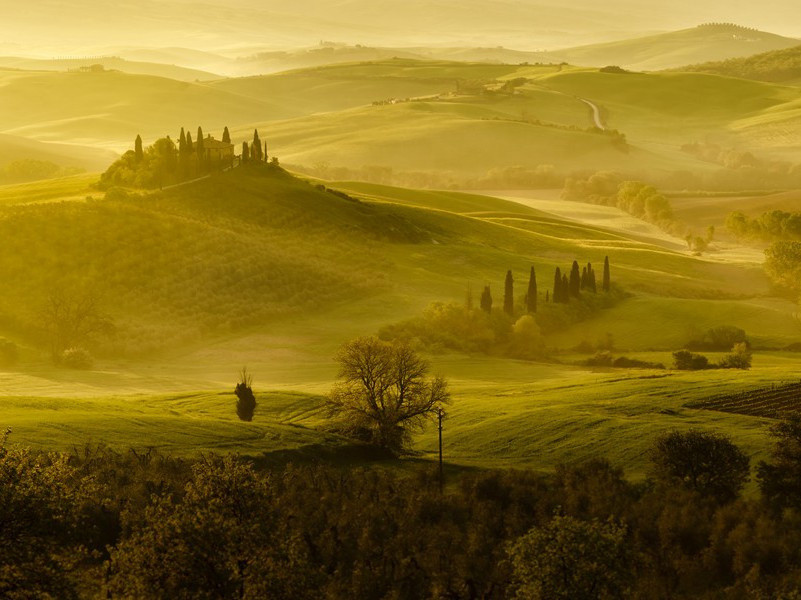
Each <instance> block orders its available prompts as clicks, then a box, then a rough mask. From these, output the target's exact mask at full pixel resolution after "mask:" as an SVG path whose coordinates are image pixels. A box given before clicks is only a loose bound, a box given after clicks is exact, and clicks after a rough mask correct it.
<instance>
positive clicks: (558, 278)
mask: <svg viewBox="0 0 801 600" xmlns="http://www.w3.org/2000/svg"><path fill="white" fill-rule="evenodd" d="M561 292H562V271H560V270H559V267H556V272H555V273H554V274H553V296H552V298H553V301H554V304H559V303H560V302H561V301H562V293H561Z"/></svg>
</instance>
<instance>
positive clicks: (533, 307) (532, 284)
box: [526, 267, 537, 315]
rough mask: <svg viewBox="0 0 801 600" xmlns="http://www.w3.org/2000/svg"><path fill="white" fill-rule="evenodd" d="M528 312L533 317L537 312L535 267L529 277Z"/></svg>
mask: <svg viewBox="0 0 801 600" xmlns="http://www.w3.org/2000/svg"><path fill="white" fill-rule="evenodd" d="M526 310H527V311H528V313H529V314H531V315H533V314H534V313H536V312H537V274H536V273H535V272H534V267H531V274H530V275H529V276H528V293H527V294H526Z"/></svg>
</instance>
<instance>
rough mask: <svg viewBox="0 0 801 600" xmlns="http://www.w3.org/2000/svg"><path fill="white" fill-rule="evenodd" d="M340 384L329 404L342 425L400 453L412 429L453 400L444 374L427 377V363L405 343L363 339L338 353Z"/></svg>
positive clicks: (387, 448) (332, 414)
mask: <svg viewBox="0 0 801 600" xmlns="http://www.w3.org/2000/svg"><path fill="white" fill-rule="evenodd" d="M337 361H338V362H339V379H340V381H339V383H337V384H336V386H335V387H334V389H333V390H331V394H330V395H329V397H328V400H327V402H326V405H327V408H328V411H329V414H330V415H331V416H334V417H336V418H337V419H338V421H339V423H340V424H341V426H343V428H344V429H345V430H346V431H348V432H350V433H352V434H354V435H356V436H358V437H360V438H363V439H367V440H369V441H370V442H372V443H373V444H375V445H377V446H379V447H381V448H383V449H385V450H388V451H389V452H391V453H393V454H398V453H399V452H401V450H403V449H404V448H405V447H407V446H408V445H409V443H410V441H411V433H412V432H413V431H414V430H416V429H420V428H422V426H423V425H424V424H425V422H426V421H427V420H429V419H432V418H435V417H436V415H437V413H438V411H439V410H440V409H441V408H442V405H443V404H446V403H448V402H449V401H450V395H449V393H448V389H447V383H446V382H445V380H444V379H443V378H442V377H428V369H429V366H428V363H427V362H426V361H425V360H423V359H422V358H420V357H419V356H418V355H417V354H416V353H415V352H414V350H412V349H411V347H409V346H408V345H406V344H388V343H386V342H383V341H381V340H379V339H377V338H372V337H370V338H358V339H355V340H353V341H351V342H348V343H347V344H345V345H344V346H343V347H342V349H341V350H340V351H339V354H338V356H337Z"/></svg>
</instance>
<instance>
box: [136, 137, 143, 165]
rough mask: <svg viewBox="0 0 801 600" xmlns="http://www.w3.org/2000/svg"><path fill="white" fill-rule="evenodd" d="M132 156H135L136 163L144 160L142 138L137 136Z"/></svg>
mask: <svg viewBox="0 0 801 600" xmlns="http://www.w3.org/2000/svg"><path fill="white" fill-rule="evenodd" d="M134 154H136V162H142V160H143V159H144V158H145V151H144V150H143V149H142V136H141V135H137V136H136V140H135V141H134Z"/></svg>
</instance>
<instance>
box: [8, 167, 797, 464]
mask: <svg viewBox="0 0 801 600" xmlns="http://www.w3.org/2000/svg"><path fill="white" fill-rule="evenodd" d="M87 183H88V182H87V181H86V180H85V179H80V178H78V179H75V180H69V181H63V182H53V183H52V184H49V185H52V186H53V190H52V195H51V196H49V197H48V196H47V193H46V188H47V187H48V184H37V185H32V186H18V188H17V189H16V190H12V189H11V188H7V189H5V190H2V193H3V194H5V196H0V197H2V198H4V201H3V202H0V235H2V238H3V240H4V243H5V247H6V250H7V251H6V252H4V253H3V255H2V257H0V273H2V277H3V281H4V285H5V286H6V288H5V289H6V290H7V292H6V293H5V294H4V296H3V300H2V306H0V315H2V320H0V335H4V336H6V337H9V338H11V339H12V340H15V341H17V342H18V343H19V344H20V346H21V349H22V356H21V360H20V363H19V365H18V366H17V367H16V368H14V369H13V370H6V371H2V372H0V424H7V425H10V426H12V427H13V428H14V432H13V434H12V439H13V442H14V443H19V444H28V445H32V446H34V447H37V448H47V449H69V448H70V447H72V446H74V445H76V446H81V445H83V443H85V442H92V443H101V442H102V443H107V444H110V445H112V446H115V447H120V448H125V447H128V446H136V447H139V448H142V447H146V446H154V447H157V448H159V449H161V450H164V451H169V452H174V453H177V454H181V455H188V454H194V453H197V452H204V451H228V450H232V451H238V452H243V453H247V454H252V455H262V454H263V453H267V454H268V456H272V457H282V460H284V459H291V458H293V457H294V458H296V459H302V460H307V459H312V458H314V457H318V458H319V457H323V458H326V457H327V458H332V459H334V458H336V457H339V458H336V459H337V460H339V459H341V460H350V461H360V460H362V459H363V458H364V456H363V453H360V452H359V451H358V450H354V451H351V450H348V445H347V443H346V442H345V441H344V440H342V439H340V438H337V437H335V436H331V435H330V434H327V433H325V432H324V431H322V430H320V426H321V425H322V423H323V415H322V414H321V412H320V411H319V405H320V396H321V395H322V394H325V393H326V392H327V391H328V390H329V389H330V386H331V384H332V382H333V381H334V379H335V377H336V364H335V362H334V360H333V358H332V357H333V356H334V354H335V352H336V349H337V347H338V346H339V345H340V344H342V343H343V342H345V341H347V340H348V339H351V338H353V337H355V336H357V335H369V334H374V333H375V332H376V331H377V330H378V329H379V328H380V327H382V326H384V325H387V324H390V323H395V322H398V321H400V320H403V319H406V318H409V317H412V316H415V315H418V314H420V312H421V311H422V310H423V308H425V307H426V306H427V305H428V304H430V303H431V302H435V301H446V302H447V301H454V302H461V301H462V299H463V298H464V292H465V289H466V286H467V284H468V283H472V285H473V288H474V289H479V287H480V286H482V285H483V284H485V283H491V284H492V286H493V290H494V291H496V294H497V293H499V290H500V289H501V283H502V280H503V275H504V273H505V272H506V270H507V269H512V270H513V272H514V273H515V276H516V280H517V285H518V288H517V289H518V291H520V290H521V289H522V285H523V282H524V281H525V279H524V277H525V276H527V273H528V269H529V267H530V266H531V265H534V266H535V267H536V269H537V273H538V276H539V278H540V282H541V287H540V293H541V294H542V295H543V296H544V293H545V291H546V289H548V287H549V282H550V277H551V274H552V272H553V269H554V267H555V266H557V265H558V266H561V267H563V268H565V267H568V266H569V264H570V262H572V260H573V259H574V258H575V259H578V260H579V261H580V262H586V261H587V260H592V261H593V262H594V263H595V264H596V265H600V263H601V262H602V261H603V257H604V256H606V255H608V256H609V257H610V261H611V264H612V273H613V279H614V281H615V283H616V284H617V285H619V286H621V287H622V288H624V289H625V290H626V291H627V292H629V293H630V294H631V296H630V297H629V298H627V299H625V300H623V301H622V302H620V303H619V304H618V305H616V306H615V307H614V308H612V309H608V310H604V311H601V312H600V313H597V314H596V316H594V317H593V318H592V319H591V320H589V321H586V322H584V323H578V324H576V325H574V326H572V327H570V328H569V329H567V330H565V331H562V332H560V333H558V334H556V335H553V336H550V337H549V338H548V344H549V346H551V347H553V348H555V349H557V351H556V353H555V355H554V357H555V359H556V360H557V361H559V362H553V363H530V362H524V361H514V360H510V359H503V358H498V357H487V356H468V355H459V354H443V355H433V356H431V357H430V358H431V361H432V364H433V367H434V369H435V371H437V372H441V373H442V374H444V375H446V376H447V377H448V379H449V380H450V382H451V388H452V392H453V396H454V403H453V406H452V408H451V409H450V410H449V418H448V421H447V425H446V444H447V446H446V448H447V450H446V456H448V460H449V461H450V462H452V463H454V464H456V465H464V466H518V467H531V468H536V469H551V468H553V466H554V465H556V464H557V463H559V462H561V461H571V460H579V459H583V458H588V457H590V456H598V455H604V456H608V457H609V458H610V459H611V460H613V462H616V463H618V464H621V465H622V466H624V467H626V469H627V470H629V471H630V472H631V473H632V474H634V475H641V474H642V473H643V472H644V469H645V464H646V458H645V451H646V449H647V446H648V444H649V443H650V441H651V440H652V439H653V437H654V436H655V435H657V434H658V433H660V432H662V431H664V430H666V429H670V428H673V427H676V428H688V427H693V426H703V427H709V428H712V429H715V430H719V431H726V432H728V433H730V434H731V435H732V436H733V437H734V438H735V440H736V441H737V442H738V443H740V444H742V445H743V447H744V448H746V449H747V451H748V452H749V453H750V454H752V455H753V456H754V457H760V456H764V454H765V451H766V448H767V443H768V441H767V437H766V423H767V422H766V421H765V420H762V419H754V418H751V417H744V416H741V415H731V414H724V413H714V412H710V411H700V410H691V409H686V408H683V405H684V404H685V403H687V402H691V401H697V400H699V399H703V398H705V397H708V396H710V395H715V394H718V393H720V392H721V391H726V390H730V389H740V388H744V387H748V386H754V387H757V386H761V385H764V384H765V383H768V382H772V381H780V380H786V379H791V378H792V379H797V378H798V377H799V376H800V375H799V368H798V366H797V362H796V361H795V357H794V356H793V355H791V354H783V353H776V352H768V351H765V350H760V351H758V352H757V354H756V356H755V360H754V369H753V370H752V371H750V372H731V371H708V372H701V373H675V372H669V371H668V372H665V371H634V370H604V369H590V368H587V367H581V366H574V364H573V363H576V362H578V361H579V360H583V359H584V358H586V356H578V355H575V354H571V352H570V350H569V349H570V348H572V347H573V346H574V345H576V344H578V343H579V342H581V341H585V340H586V341H589V342H595V341H597V339H598V338H599V337H604V336H606V334H607V333H611V334H612V336H613V339H614V340H615V345H616V347H618V348H621V350H620V351H618V354H624V353H625V355H627V356H632V357H640V358H644V359H646V360H652V361H654V360H658V361H661V362H664V363H669V362H670V352H671V351H672V350H675V349H677V348H679V347H681V346H682V345H683V344H684V343H686V341H687V339H689V336H690V335H691V334H692V333H693V332H697V331H699V330H700V331H703V330H704V329H706V328H708V327H713V326H717V325H735V326H740V327H743V328H744V329H746V331H747V332H748V333H749V335H750V336H751V338H752V340H753V341H754V342H755V344H756V345H758V346H776V347H778V346H784V345H787V344H788V343H791V342H795V341H798V340H799V339H801V323H800V322H799V321H798V319H797V311H798V308H797V305H795V304H793V303H791V302H788V301H785V300H781V299H777V298H772V297H770V289H769V285H768V282H767V281H766V279H765V278H764V275H762V273H761V270H760V268H759V266H758V265H755V264H745V263H741V262H736V261H733V260H716V259H714V258H713V257H694V256H691V255H689V254H688V253H687V252H685V251H683V250H679V249H674V248H672V246H671V243H670V241H669V240H665V239H661V238H656V237H653V238H651V237H649V234H648V230H645V231H643V232H639V233H638V234H633V233H631V232H626V231H625V229H620V228H615V227H605V226H604V223H605V221H603V220H600V219H590V218H588V216H587V214H586V212H585V211H586V209H587V207H586V205H575V206H576V209H575V214H574V217H575V218H574V219H571V218H570V217H569V214H568V213H569V207H568V213H564V212H563V213H560V214H555V213H554V212H549V211H548V210H541V209H538V208H536V205H526V204H522V203H520V202H516V201H512V200H509V199H498V198H491V197H487V196H481V195H471V194H461V193H456V192H417V191H413V190H405V189H398V188H391V187H385V186H377V185H368V184H359V183H349V184H337V185H336V186H335V187H339V188H341V189H344V190H346V191H347V192H348V193H349V194H351V195H352V196H354V197H356V198H359V199H360V200H358V201H357V200H354V199H347V198H343V197H340V196H337V195H334V194H331V193H329V192H327V191H325V190H324V189H318V188H315V187H314V186H312V185H310V184H308V183H306V182H303V181H299V180H297V179H294V178H292V177H290V176H289V175H286V174H283V173H281V172H279V171H276V170H271V169H268V168H264V169H261V168H255V169H236V170H234V171H231V172H228V173H224V174H221V175H219V176H215V177H212V178H211V179H209V180H205V181H201V182H197V183H194V184H190V185H187V186H183V187H180V188H175V189H171V190H165V191H164V192H161V193H153V194H150V195H145V196H138V195H132V196H130V197H128V198H118V199H115V200H111V199H109V200H102V199H95V200H93V201H86V200H85V199H84V198H83V197H82V196H83V191H82V190H83V189H84V187H85V186H86V184H87ZM332 185H333V184H332ZM57 190H59V191H57ZM59 194H63V195H64V198H65V199H70V198H75V199H76V200H79V201H68V202H53V200H54V199H56V197H58V195H59ZM542 206H543V207H544V208H547V207H548V205H547V204H544V205H542ZM582 218H583V219H585V220H586V221H584V222H583V221H582V220H581V219H582ZM76 231H82V232H91V235H89V234H87V235H83V236H76V235H75V234H74V232H76ZM75 265H79V266H78V267H76V266H75ZM57 285H60V286H64V287H67V288H69V287H70V286H84V287H86V288H89V289H92V290H94V291H96V292H97V293H98V294H100V295H101V296H102V298H103V306H104V308H105V309H106V310H107V312H109V314H110V315H111V316H112V317H113V318H114V319H115V321H116V322H117V324H118V332H117V336H116V338H115V339H113V340H112V341H110V342H106V343H105V345H104V349H105V352H106V354H103V353H102V352H101V354H100V358H99V359H98V361H97V363H96V365H95V367H94V368H93V369H91V370H90V371H85V372H84V371H73V370H68V369H63V368H54V367H53V366H51V365H49V364H48V363H47V361H46V359H45V357H44V353H43V351H42V350H41V345H39V342H37V340H40V339H41V338H38V337H37V335H38V334H37V331H36V327H35V323H36V314H37V313H36V308H37V306H39V305H40V304H41V302H42V301H43V298H44V297H46V295H47V293H48V292H49V291H50V290H51V289H52V288H53V287H54V286H57ZM540 301H541V302H543V301H544V299H540ZM244 364H247V365H248V367H249V368H250V370H251V371H252V372H253V374H254V387H255V389H256V390H257V392H258V397H259V403H260V407H259V409H258V411H257V419H256V421H255V422H254V423H252V424H246V423H241V422H239V421H238V420H236V417H235V413H234V410H233V406H234V402H235V400H234V396H233V394H232V393H231V391H232V388H233V385H234V383H235V382H236V373H237V371H238V370H239V368H241V366H242V365H244ZM434 444H435V437H434V433H433V431H432V430H430V429H429V430H428V431H427V432H425V433H423V434H421V435H420V436H419V437H418V438H417V444H416V445H417V448H418V449H420V450H421V451H422V452H423V456H424V457H430V456H432V453H433V451H434V449H435V446H434ZM349 453H350V454H349ZM348 457H349V458H348Z"/></svg>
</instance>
